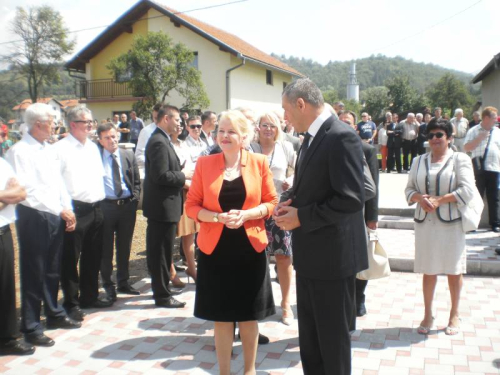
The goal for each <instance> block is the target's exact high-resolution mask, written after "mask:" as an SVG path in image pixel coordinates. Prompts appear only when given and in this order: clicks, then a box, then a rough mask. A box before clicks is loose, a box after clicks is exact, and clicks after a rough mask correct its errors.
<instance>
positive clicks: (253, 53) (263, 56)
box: [156, 3, 303, 77]
mask: <svg viewBox="0 0 500 375" xmlns="http://www.w3.org/2000/svg"><path fill="white" fill-rule="evenodd" d="M156 4H158V5H159V6H161V7H162V8H164V9H165V10H167V11H168V12H171V13H173V14H175V15H176V16H177V17H179V18H181V19H183V20H184V21H186V22H188V23H189V24H191V25H193V26H194V27H196V28H198V29H200V30H201V31H203V32H204V33H206V34H208V35H210V36H212V37H213V38H215V39H217V40H219V41H221V42H222V43H224V44H226V45H228V46H229V47H231V48H233V49H234V50H236V51H238V52H240V53H241V54H242V55H243V56H245V57H249V58H251V59H254V60H257V61H260V62H263V63H264V64H268V65H271V66H274V67H276V68H279V69H282V70H285V71H287V72H290V73H292V74H294V75H298V76H301V77H302V76H303V74H302V73H300V72H298V71H297V70H295V69H293V68H292V67H290V66H288V65H287V64H285V63H284V62H282V61H280V60H278V59H277V58H275V57H272V56H270V55H268V54H267V53H265V52H262V51H261V50H259V49H257V48H255V47H254V46H252V45H251V44H249V43H247V42H245V41H244V40H243V39H240V38H238V37H237V36H236V35H233V34H230V33H228V32H226V31H224V30H221V29H218V28H217V27H214V26H212V25H209V24H207V23H205V22H202V21H200V20H197V19H196V18H193V17H191V16H187V15H186V14H183V13H177V11H176V10H174V9H172V8H169V7H167V6H165V5H162V4H160V3H156Z"/></svg>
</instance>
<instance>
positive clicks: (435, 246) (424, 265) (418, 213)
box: [405, 119, 476, 335]
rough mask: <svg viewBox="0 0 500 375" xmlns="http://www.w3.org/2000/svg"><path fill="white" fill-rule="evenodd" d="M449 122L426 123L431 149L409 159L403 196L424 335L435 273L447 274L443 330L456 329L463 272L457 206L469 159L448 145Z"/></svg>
mask: <svg viewBox="0 0 500 375" xmlns="http://www.w3.org/2000/svg"><path fill="white" fill-rule="evenodd" d="M452 133H453V127H452V125H451V124H450V123H449V122H447V121H446V120H444V119H439V120H436V119H433V120H432V121H431V122H430V123H429V125H428V126H427V139H428V140H429V146H430V149H431V151H430V152H428V153H426V154H424V155H421V156H419V157H418V158H416V159H415V161H414V162H413V164H412V166H411V170H410V176H409V178H408V185H407V187H406V191H405V193H406V199H407V201H408V204H410V205H412V204H414V203H417V207H416V209H415V217H414V220H415V222H416V224H415V265H414V272H420V273H423V274H424V275H423V294H424V304H425V316H424V319H423V320H422V322H421V323H420V327H419V328H418V332H419V333H420V334H428V333H429V331H430V330H431V328H432V326H433V323H434V317H433V315H432V302H433V298H434V291H435V289H436V283H437V275H439V274H445V275H447V276H448V285H449V289H450V296H451V311H450V317H449V322H448V326H447V327H446V328H445V333H446V334H447V335H455V334H457V333H458V332H459V329H460V317H459V312H458V308H459V302H460V291H461V289H462V283H463V278H462V274H464V273H466V251H465V233H464V231H463V229H462V223H461V220H462V218H461V216H460V211H459V209H458V208H459V206H461V205H466V204H467V202H469V201H470V200H471V199H472V196H473V193H474V189H476V186H475V180H474V173H473V169H472V163H471V160H470V158H469V157H468V156H467V155H466V154H464V153H460V152H453V151H452V149H451V148H450V147H449V145H450V142H451V139H452V138H451V137H452Z"/></svg>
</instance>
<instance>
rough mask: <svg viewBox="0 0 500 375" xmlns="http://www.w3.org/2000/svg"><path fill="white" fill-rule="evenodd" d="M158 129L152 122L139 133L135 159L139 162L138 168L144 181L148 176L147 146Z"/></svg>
mask: <svg viewBox="0 0 500 375" xmlns="http://www.w3.org/2000/svg"><path fill="white" fill-rule="evenodd" d="M156 128H157V126H156V124H155V123H154V122H152V123H151V124H149V125H148V126H146V127H145V128H144V129H142V130H141V132H140V133H139V139H138V140H137V146H136V147H135V159H136V160H137V166H138V167H139V174H140V175H141V179H144V176H145V174H146V171H145V168H146V167H145V165H146V145H147V144H148V141H149V138H151V134H153V132H154V131H155V130H156Z"/></svg>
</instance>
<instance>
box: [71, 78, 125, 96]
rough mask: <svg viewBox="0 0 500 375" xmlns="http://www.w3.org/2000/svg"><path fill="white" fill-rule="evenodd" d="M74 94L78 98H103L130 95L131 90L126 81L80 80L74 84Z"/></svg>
mask: <svg viewBox="0 0 500 375" xmlns="http://www.w3.org/2000/svg"><path fill="white" fill-rule="evenodd" d="M76 96H78V97H80V99H105V98H120V97H123V96H132V90H131V89H130V87H129V85H128V84H127V83H126V82H116V81H114V80H112V79H96V80H92V81H81V82H77V84H76Z"/></svg>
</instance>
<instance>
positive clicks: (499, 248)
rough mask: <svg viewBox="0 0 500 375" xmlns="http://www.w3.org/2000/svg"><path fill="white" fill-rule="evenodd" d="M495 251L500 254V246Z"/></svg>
mask: <svg viewBox="0 0 500 375" xmlns="http://www.w3.org/2000/svg"><path fill="white" fill-rule="evenodd" d="M495 253H497V254H498V255H500V247H497V248H496V249H495Z"/></svg>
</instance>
